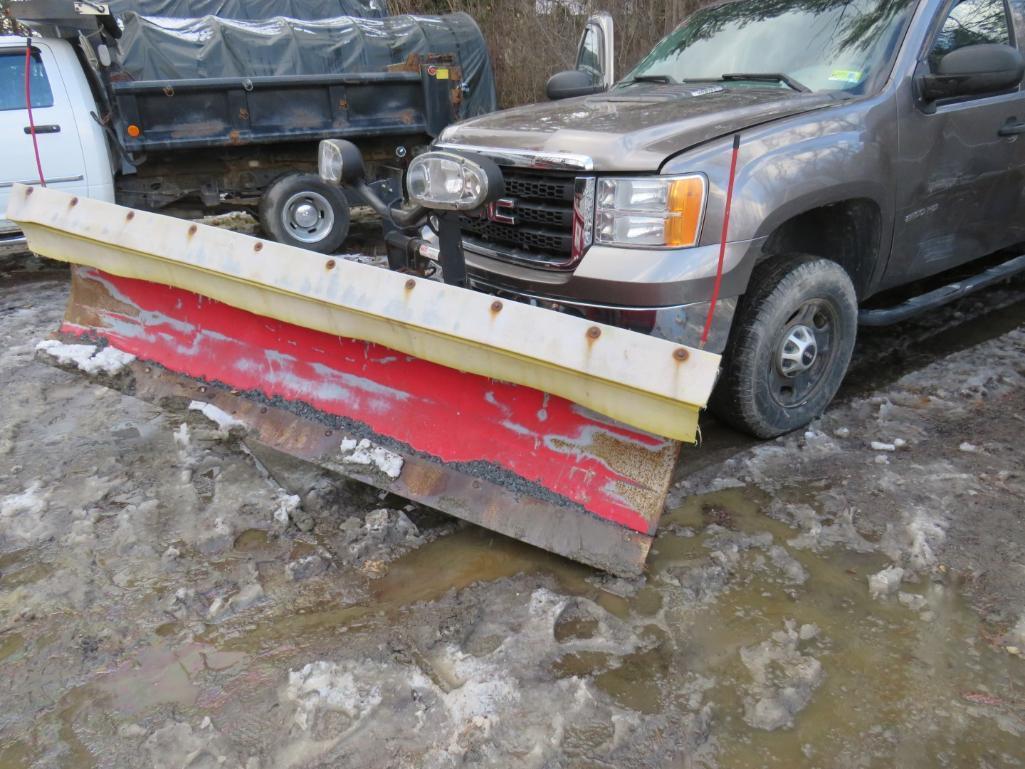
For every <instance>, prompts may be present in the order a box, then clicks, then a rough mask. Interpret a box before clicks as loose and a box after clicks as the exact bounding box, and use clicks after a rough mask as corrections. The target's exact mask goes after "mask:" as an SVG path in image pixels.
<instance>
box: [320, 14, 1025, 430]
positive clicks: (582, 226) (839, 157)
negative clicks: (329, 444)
mask: <svg viewBox="0 0 1025 769" xmlns="http://www.w3.org/2000/svg"><path fill="white" fill-rule="evenodd" d="M1021 39H1025V2H1022V0H1009V2H1005V0H963V2H957V1H956V0H954V1H951V0H882V1H881V2H877V1H875V0H873V1H869V0H777V1H776V2H771V3H769V2H731V3H726V4H721V5H717V6H715V7H711V8H707V9H704V10H701V11H698V12H697V13H695V14H693V15H692V16H690V17H689V18H687V19H686V20H685V21H684V22H683V23H682V24H681V25H680V26H679V27H678V28H677V29H676V30H675V31H674V32H672V33H671V34H670V35H669V36H668V37H666V38H665V39H664V40H662V41H661V42H660V43H659V44H658V45H657V46H656V47H655V48H654V50H652V51H651V53H650V54H649V55H648V56H647V57H645V58H644V59H643V60H642V61H641V62H640V63H639V64H638V65H637V66H636V67H635V68H634V69H633V70H632V71H631V72H630V73H629V74H628V75H626V77H625V78H623V79H622V80H620V81H619V82H616V83H615V84H612V83H613V80H614V78H613V76H612V72H611V61H612V57H611V51H612V44H613V43H612V29H611V19H609V18H607V17H596V18H594V19H593V20H592V21H591V22H590V23H589V26H588V31H587V32H586V33H585V35H584V38H583V40H582V42H581V48H580V56H579V64H578V67H577V69H576V70H574V71H570V72H566V73H560V74H558V75H556V76H554V77H553V78H552V80H551V81H550V82H549V86H548V91H549V97H550V98H551V99H552V100H553V101H550V102H548V103H544V104H537V105H533V106H527V107H523V108H519V109H513V110H508V111H503V112H498V113H494V114H490V115H486V116H483V117H479V118H475V119H472V120H469V121H466V122H463V123H459V124H456V125H453V126H451V127H449V128H448V129H446V130H445V131H444V132H443V133H442V135H441V136H440V137H439V139H438V140H437V141H436V142H435V145H434V147H433V151H432V152H430V153H427V154H425V155H421V156H420V157H418V158H417V159H416V160H415V161H414V162H413V164H412V165H411V166H410V168H409V170H408V172H407V177H406V186H407V192H408V197H409V198H410V200H411V202H412V204H413V208H409V207H408V206H407V207H406V208H405V209H403V210H402V211H401V212H398V211H397V212H396V214H399V213H401V214H402V216H401V217H400V216H395V217H393V223H394V225H395V227H396V229H395V230H394V231H393V232H392V233H390V234H389V241H390V243H391V244H392V246H393V250H394V251H395V257H394V261H395V262H401V261H402V260H403V259H405V260H406V262H407V263H408V265H409V266H410V267H411V268H414V269H415V268H418V267H423V265H424V262H423V260H424V259H425V258H427V259H438V260H440V262H441V264H442V267H443V269H444V272H445V273H446V274H445V279H446V280H449V282H463V283H465V284H467V285H469V286H471V287H474V288H478V289H480V290H482V291H487V292H491V293H494V294H496V295H499V296H502V297H508V298H512V299H518V300H522V301H526V302H531V303H538V304H542V305H544V306H547V307H552V308H555V309H559V310H562V311H564V312H569V313H576V314H579V315H583V316H585V317H588V318H593V319H595V320H602V321H605V322H610V323H613V324H616V325H620V326H626V327H629V328H632V329H638V330H642V331H646V332H649V333H652V334H656V335H659V336H662V337H665V338H668V339H672V340H674V341H678V342H680V343H682V344H686V345H691V346H704V347H705V348H706V349H708V350H710V351H714V352H722V353H723V354H724V360H723V368H722V371H721V375H720V380H719V382H718V384H717V387H716V391H715V393H714V395H713V398H712V402H711V404H710V405H711V408H712V410H713V411H714V413H715V414H716V415H717V416H718V417H719V418H721V419H722V420H724V421H726V422H728V423H730V424H732V425H734V426H736V427H738V428H740V429H742V430H745V431H747V432H749V433H751V434H753V435H755V436H758V437H762V438H767V437H772V436H776V435H779V434H782V433H785V432H787V431H790V430H794V429H796V428H798V427H801V426H803V425H806V424H807V423H808V422H809V421H810V420H812V419H814V418H815V417H817V416H819V415H820V414H821V413H822V412H823V411H824V409H825V408H826V406H827V405H828V404H829V403H830V401H831V400H832V399H833V397H834V396H835V394H836V392H837V390H838V388H839V386H840V383H841V381H842V379H843V377H844V374H845V372H846V370H847V367H848V364H849V362H850V359H851V354H852V351H853V348H854V342H855V335H856V332H857V329H858V325H859V319H860V322H861V323H863V324H877V325H879V324H883V323H888V322H893V321H897V320H901V319H903V318H906V317H909V316H910V315H912V314H914V313H915V312H920V311H922V310H923V309H926V308H928V307H932V306H935V305H937V304H939V303H941V302H944V301H949V300H950V299H952V298H954V297H957V296H961V295H963V294H964V293H966V292H968V291H970V290H973V289H975V288H978V287H981V286H983V285H986V284H989V283H992V282H994V281H996V280H1000V279H1003V278H1005V277H1007V276H1009V275H1011V274H1013V273H1015V272H1018V271H1021V270H1023V269H1025V257H1019V256H1017V255H1016V254H1015V252H1014V251H1013V248H1014V246H1015V245H1016V244H1018V243H1020V242H1021V241H1023V240H1025V194H1023V193H1025V186H1023V184H1025V179H1023V173H1025V138H1023V136H1022V135H1023V134H1025V94H1023V92H1022V77H1023V73H1025V59H1023V57H1022V54H1021V53H1020V51H1019V49H1018V44H1017V41H1018V40H1021ZM343 150H344V148H341V147H335V148H334V149H333V150H332V148H331V147H330V146H328V147H327V148H325V147H324V146H323V145H322V148H321V151H322V161H323V162H322V165H321V172H322V175H324V176H326V177H327V178H331V179H336V180H341V181H342V182H343V183H351V180H352V179H353V178H355V176H358V175H359V172H358V165H359V163H358V157H356V156H353V155H351V154H347V153H346V152H345V151H343ZM353 166H356V167H357V169H356V170H353ZM424 211H433V212H434V213H433V214H432V216H431V223H432V229H433V230H435V231H437V232H440V249H439V247H438V238H436V237H434V236H433V235H432V234H431V233H415V232H414V231H413V230H412V229H411V228H410V227H409V226H407V225H409V224H410V223H411V222H413V221H415V220H416V219H417V216H416V214H422V213H423V212H424ZM728 211H729V214H727V212H728ZM727 220H728V221H727ZM453 223H454V225H457V226H458V235H457V236H453V235H452V234H451V233H452V230H451V228H452V227H453V226H454V225H453ZM446 227H448V232H449V234H448V235H447V236H446ZM460 246H461V249H460ZM460 250H461V251H462V255H459V254H458V252H459V251H460ZM1019 253H1020V252H1019ZM994 255H996V256H995V257H994ZM1012 257H1013V258H1012ZM461 260H462V261H461ZM980 260H982V261H980ZM965 265H970V266H969V267H968V268H967V269H966V268H965ZM955 268H957V269H958V270H959V272H957V273H951V271H952V270H954V269H955ZM948 275H949V276H951V277H950V279H947V280H945V278H946V276H948ZM935 276H940V281H939V282H933V283H932V284H930V285H929V286H928V288H929V290H928V291H927V292H925V293H922V292H921V291H919V292H918V294H917V295H913V294H912V293H909V292H908V291H907V290H906V287H908V286H909V285H910V284H913V283H914V284H915V285H916V286H918V285H921V284H922V282H923V279H926V278H930V277H935ZM966 276H967V277H966ZM955 278H956V280H954V279H955ZM951 281H953V282H951ZM898 287H905V291H904V292H903V293H902V294H900V295H898V296H897V298H896V299H895V300H893V301H891V302H890V305H889V306H887V304H886V302H885V301H883V300H885V299H887V298H889V297H893V296H894V295H895V290H896V289H897V288H898ZM880 297H882V299H880ZM869 300H874V301H873V302H872V303H871V304H868V306H867V307H866V304H867V303H869ZM859 310H860V313H859Z"/></svg>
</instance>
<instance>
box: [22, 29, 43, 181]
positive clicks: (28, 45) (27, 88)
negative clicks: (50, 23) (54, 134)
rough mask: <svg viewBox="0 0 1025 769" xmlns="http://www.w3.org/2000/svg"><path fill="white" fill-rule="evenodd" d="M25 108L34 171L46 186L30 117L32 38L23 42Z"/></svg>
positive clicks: (34, 127)
mask: <svg viewBox="0 0 1025 769" xmlns="http://www.w3.org/2000/svg"><path fill="white" fill-rule="evenodd" d="M25 107H26V108H27V109H28V130H29V132H30V133H31V134H32V151H33V152H35V153H36V171H38V172H39V185H40V186H41V187H45V186H46V179H44V178H43V161H42V160H41V159H40V157H39V139H37V138H36V121H35V120H34V119H33V117H32V38H28V39H26V40H25Z"/></svg>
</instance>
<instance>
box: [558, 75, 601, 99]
mask: <svg viewBox="0 0 1025 769" xmlns="http://www.w3.org/2000/svg"><path fill="white" fill-rule="evenodd" d="M604 90H605V87H604V86H602V85H595V82H594V78H593V77H591V75H589V74H587V73H586V72H582V71H580V70H579V69H568V70H566V71H565V72H559V73H557V74H555V75H552V76H551V78H550V79H549V80H548V85H547V86H546V87H545V92H546V93H547V94H548V98H549V99H551V100H552V101H558V100H559V99H570V98H572V97H574V96H590V95H591V94H594V93H602V92H603V91H604Z"/></svg>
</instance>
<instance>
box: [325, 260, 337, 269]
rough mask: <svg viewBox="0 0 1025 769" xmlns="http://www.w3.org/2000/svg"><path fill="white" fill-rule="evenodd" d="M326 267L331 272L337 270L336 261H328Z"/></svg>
mask: <svg viewBox="0 0 1025 769" xmlns="http://www.w3.org/2000/svg"><path fill="white" fill-rule="evenodd" d="M326 266H327V268H328V269H329V270H333V269H334V268H335V260H334V259H328V260H327V265H326Z"/></svg>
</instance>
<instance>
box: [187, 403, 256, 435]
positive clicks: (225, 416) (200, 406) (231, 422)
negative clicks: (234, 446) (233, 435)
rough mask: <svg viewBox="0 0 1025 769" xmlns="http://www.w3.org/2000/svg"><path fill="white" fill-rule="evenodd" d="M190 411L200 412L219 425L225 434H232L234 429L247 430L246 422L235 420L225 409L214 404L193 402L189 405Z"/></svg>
mask: <svg viewBox="0 0 1025 769" xmlns="http://www.w3.org/2000/svg"><path fill="white" fill-rule="evenodd" d="M189 411H198V412H200V413H201V414H202V415H203V416H205V417H206V418H207V419H209V420H210V421H211V422H214V423H215V424H216V425H217V428H218V429H219V430H220V431H221V432H223V433H230V432H231V431H232V429H242V430H245V429H246V424H245V422H242V421H240V420H238V419H235V417H233V416H232V415H231V414H229V413H228V412H227V411H224V410H223V409H220V408H218V407H217V406H215V405H214V404H212V403H204V402H203V401H192V402H191V403H190V404H189Z"/></svg>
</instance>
